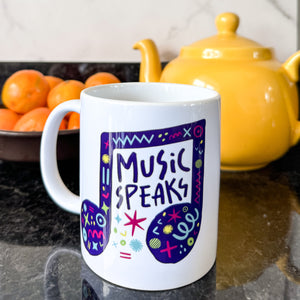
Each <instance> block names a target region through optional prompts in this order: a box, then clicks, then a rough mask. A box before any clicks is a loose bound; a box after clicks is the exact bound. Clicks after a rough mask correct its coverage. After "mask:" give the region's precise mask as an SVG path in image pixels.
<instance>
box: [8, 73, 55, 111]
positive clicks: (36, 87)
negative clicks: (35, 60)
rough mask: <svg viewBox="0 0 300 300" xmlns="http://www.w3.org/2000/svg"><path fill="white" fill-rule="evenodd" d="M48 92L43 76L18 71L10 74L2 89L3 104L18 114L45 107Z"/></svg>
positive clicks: (47, 85)
mask: <svg viewBox="0 0 300 300" xmlns="http://www.w3.org/2000/svg"><path fill="white" fill-rule="evenodd" d="M49 90H50V87H49V84H48V82H47V80H46V79H45V76H44V75H43V74H42V73H41V72H39V71H36V70H20V71H17V72H15V73H14V74H12V75H11V76H10V77H9V78H8V79H7V80H6V81H5V83H4V85H3V88H2V102H3V104H4V105H5V106H6V107H7V108H9V109H11V110H13V111H15V112H17V113H20V114H25V113H27V112H29V111H30V110H32V109H34V108H37V107H42V106H46V104H47V95H48V92H49Z"/></svg>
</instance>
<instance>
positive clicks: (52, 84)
mask: <svg viewBox="0 0 300 300" xmlns="http://www.w3.org/2000/svg"><path fill="white" fill-rule="evenodd" d="M45 78H46V80H47V82H48V84H49V87H50V90H51V89H53V88H54V87H55V86H57V85H58V84H59V83H61V82H63V79H61V78H59V77H56V76H51V75H46V76H45Z"/></svg>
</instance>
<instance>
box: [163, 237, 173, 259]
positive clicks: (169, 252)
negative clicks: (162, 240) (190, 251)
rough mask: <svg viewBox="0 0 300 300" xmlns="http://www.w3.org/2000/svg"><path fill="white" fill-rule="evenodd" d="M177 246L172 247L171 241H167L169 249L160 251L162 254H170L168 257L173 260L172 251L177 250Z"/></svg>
mask: <svg viewBox="0 0 300 300" xmlns="http://www.w3.org/2000/svg"><path fill="white" fill-rule="evenodd" d="M176 248H177V246H172V247H170V243H169V241H167V247H166V248H165V249H162V250H160V252H168V257H169V258H171V256H172V255H171V250H173V249H176Z"/></svg>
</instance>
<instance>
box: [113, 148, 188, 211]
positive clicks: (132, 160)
mask: <svg viewBox="0 0 300 300" xmlns="http://www.w3.org/2000/svg"><path fill="white" fill-rule="evenodd" d="M184 154H185V149H184V148H181V149H180V151H178V153H177V154H175V153H174V152H172V153H170V154H168V155H166V153H165V151H164V150H160V151H159V152H158V153H157V154H156V155H150V156H149V157H148V158H147V161H145V159H139V157H138V153H137V152H132V153H131V154H130V155H129V157H128V158H127V159H125V158H124V157H123V155H122V154H121V153H117V168H116V172H117V179H118V182H119V184H120V185H119V186H118V187H117V188H116V192H115V193H116V195H117V197H118V198H119V201H118V203H117V208H120V207H121V205H122V204H123V200H124V198H125V199H126V205H127V209H130V208H131V201H133V200H135V199H137V198H139V199H140V203H141V206H142V207H151V205H155V206H157V205H159V204H162V205H163V204H165V202H166V200H167V201H168V203H170V204H171V203H173V201H181V200H182V199H183V198H185V197H187V195H188V189H189V184H188V183H187V182H186V178H188V177H189V176H183V175H184V174H185V173H189V172H190V171H191V168H189V167H188V166H186V165H184V163H183V162H184V159H183V156H184ZM124 172H126V184H122V181H123V177H124V176H123V175H124ZM172 174H177V175H176V176H175V175H172ZM141 179H142V180H141ZM129 180H130V182H129ZM140 182H142V184H139V183H140ZM145 183H146V184H145Z"/></svg>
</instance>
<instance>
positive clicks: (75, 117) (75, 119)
mask: <svg viewBox="0 0 300 300" xmlns="http://www.w3.org/2000/svg"><path fill="white" fill-rule="evenodd" d="M78 128H80V114H79V113H77V112H75V111H74V112H72V113H71V115H70V118H69V122H68V129H78Z"/></svg>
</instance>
